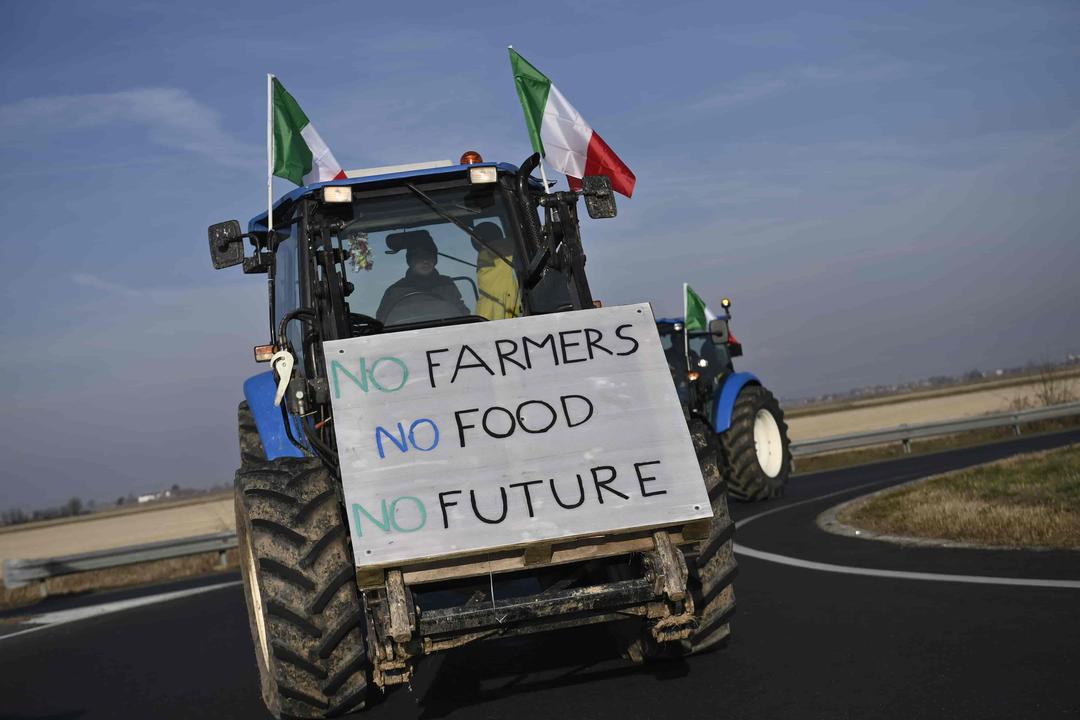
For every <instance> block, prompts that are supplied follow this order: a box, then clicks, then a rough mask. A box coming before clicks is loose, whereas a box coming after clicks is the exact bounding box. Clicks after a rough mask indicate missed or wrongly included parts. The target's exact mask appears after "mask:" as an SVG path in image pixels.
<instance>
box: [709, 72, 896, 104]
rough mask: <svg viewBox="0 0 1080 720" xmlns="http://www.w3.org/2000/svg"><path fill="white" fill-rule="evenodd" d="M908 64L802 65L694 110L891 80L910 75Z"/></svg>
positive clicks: (744, 82) (760, 77) (737, 86)
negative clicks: (794, 92) (822, 87)
mask: <svg viewBox="0 0 1080 720" xmlns="http://www.w3.org/2000/svg"><path fill="white" fill-rule="evenodd" d="M910 71H911V68H910V66H909V65H908V64H906V63H901V62H887V63H876V64H875V63H857V62H854V61H853V62H852V63H851V64H850V65H847V66H840V65H799V66H795V67H789V68H784V69H781V70H777V71H774V72H768V73H760V74H757V75H751V76H748V77H745V78H742V79H741V80H738V81H737V82H734V83H732V84H730V85H728V86H727V87H725V88H723V89H722V90H720V91H719V92H717V93H714V94H712V95H709V96H707V97H704V98H701V99H700V100H698V101H697V102H696V103H693V105H691V109H693V110H713V111H720V112H726V111H728V110H734V109H737V108H742V107H746V106H748V105H752V104H754V103H756V102H759V101H761V100H765V99H767V98H771V97H774V96H776V95H780V94H782V93H785V92H790V91H794V90H800V89H803V88H807V87H819V86H824V85H840V84H848V83H859V82H871V81H882V80H892V79H895V78H899V77H903V76H905V75H907V74H909V73H910Z"/></svg>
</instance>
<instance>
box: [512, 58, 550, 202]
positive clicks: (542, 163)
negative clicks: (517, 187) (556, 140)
mask: <svg viewBox="0 0 1080 720" xmlns="http://www.w3.org/2000/svg"><path fill="white" fill-rule="evenodd" d="M506 48H507V49H508V50H513V49H514V46H513V45H507V46H506ZM540 178H541V179H542V180H543V181H544V194H545V195H547V194H548V179H547V173H546V172H544V154H543V153H540Z"/></svg>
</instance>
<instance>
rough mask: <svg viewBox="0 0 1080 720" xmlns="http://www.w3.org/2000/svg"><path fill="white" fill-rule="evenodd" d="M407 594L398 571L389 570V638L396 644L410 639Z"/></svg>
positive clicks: (387, 580)
mask: <svg viewBox="0 0 1080 720" xmlns="http://www.w3.org/2000/svg"><path fill="white" fill-rule="evenodd" d="M408 597H409V596H408V593H406V592H405V581H404V580H403V578H402V576H401V571H400V570H391V571H390V572H388V573H387V574H386V604H387V606H388V607H389V609H390V633H389V634H390V637H392V638H393V639H394V640H395V641H396V642H399V643H404V642H408V640H409V638H410V637H412V623H411V622H409V606H408Z"/></svg>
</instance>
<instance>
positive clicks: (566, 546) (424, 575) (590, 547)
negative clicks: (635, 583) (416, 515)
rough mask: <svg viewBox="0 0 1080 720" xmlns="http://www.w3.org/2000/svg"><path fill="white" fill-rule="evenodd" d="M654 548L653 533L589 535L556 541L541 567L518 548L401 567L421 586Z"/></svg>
mask: <svg viewBox="0 0 1080 720" xmlns="http://www.w3.org/2000/svg"><path fill="white" fill-rule="evenodd" d="M669 537H670V538H671V541H672V542H673V543H674V544H676V545H681V544H685V542H686V541H684V540H683V538H682V534H681V533H680V532H678V531H675V532H672V533H669ZM655 547H656V541H655V540H654V539H653V536H652V534H651V533H638V534H632V535H620V536H618V537H616V538H614V539H607V540H603V539H596V538H586V539H583V540H576V541H571V542H567V543H560V544H553V545H552V546H551V560H550V561H548V562H547V563H544V564H543V565H540V566H529V565H526V563H525V558H524V554H523V553H522V552H521V551H519V550H514V551H509V552H504V553H488V554H484V555H479V556H472V557H465V558H456V559H451V560H440V561H436V562H431V563H423V564H416V565H408V566H405V567H404V568H402V576H403V578H404V580H405V584H406V585H410V586H411V585H420V584H423V583H430V582H438V581H442V580H453V579H459V578H467V577H477V576H480V575H487V574H488V573H495V574H498V573H504V572H513V571H515V570H523V569H525V568H527V567H533V568H534V567H544V566H551V565H565V564H566V563H572V562H583V561H585V560H598V559H600V558H605V557H612V556H614V555H627V554H629V553H634V552H647V551H649V550H653V549H654V548H655Z"/></svg>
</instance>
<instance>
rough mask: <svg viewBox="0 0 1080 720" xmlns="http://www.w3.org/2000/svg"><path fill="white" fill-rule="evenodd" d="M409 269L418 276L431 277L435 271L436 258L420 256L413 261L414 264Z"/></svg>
mask: <svg viewBox="0 0 1080 720" xmlns="http://www.w3.org/2000/svg"><path fill="white" fill-rule="evenodd" d="M409 267H410V268H412V271H413V272H414V273H416V274H418V275H430V274H431V271H432V270H434V269H435V258H433V257H432V256H431V255H419V256H417V257H416V258H414V259H413V263H412V265H410V266H409Z"/></svg>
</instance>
